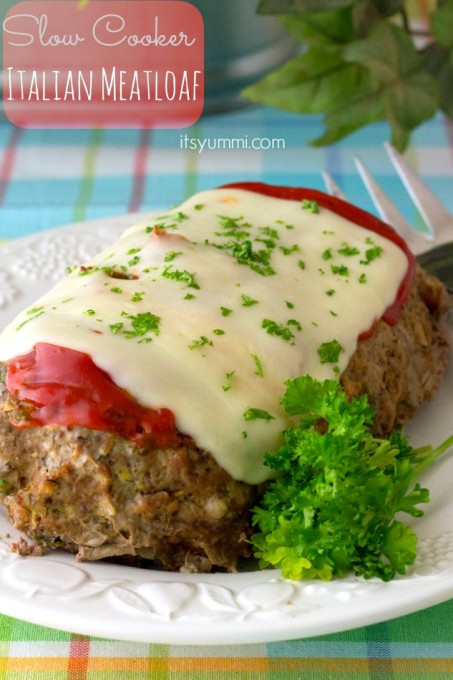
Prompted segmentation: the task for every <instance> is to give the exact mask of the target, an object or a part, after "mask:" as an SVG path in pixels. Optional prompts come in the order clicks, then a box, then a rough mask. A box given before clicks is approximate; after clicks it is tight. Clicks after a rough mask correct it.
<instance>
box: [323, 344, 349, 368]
mask: <svg viewBox="0 0 453 680" xmlns="http://www.w3.org/2000/svg"><path fill="white" fill-rule="evenodd" d="M341 352H344V349H343V347H342V346H341V345H340V343H339V342H338V340H331V341H330V342H323V343H322V344H321V345H319V347H318V355H319V358H320V360H321V363H322V364H335V363H337V361H338V359H339V357H340V354H341Z"/></svg>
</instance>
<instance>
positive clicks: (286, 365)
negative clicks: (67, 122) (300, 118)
mask: <svg viewBox="0 0 453 680" xmlns="http://www.w3.org/2000/svg"><path fill="white" fill-rule="evenodd" d="M371 219H375V218H371ZM409 265H410V260H408V255H407V253H406V252H405V251H404V249H403V248H402V247H401V245H398V243H394V242H392V240H389V239H388V238H386V237H385V236H382V235H380V234H379V233H375V231H370V230H369V229H367V228H364V227H361V226H358V225H357V224H356V223H354V222H353V221H350V220H348V219H347V217H345V216H343V215H341V214H338V213H337V212H334V211H332V210H330V209H328V208H326V207H323V205H322V204H321V203H320V202H317V201H316V200H313V199H311V198H309V199H302V200H295V198H294V197H291V198H276V197H275V196H271V195H266V193H263V191H260V190H257V189H256V188H255V189H254V190H251V191H249V190H247V189H246V188H243V187H237V186H231V187H224V188H220V189H216V190H213V191H206V192H202V193H199V194H197V195H195V196H193V197H192V198H190V199H189V200H187V201H186V202H185V203H183V204H181V205H180V206H178V207H177V208H174V209H171V210H169V211H167V212H166V213H165V214H162V215H160V216H159V217H157V218H156V219H155V220H154V221H152V222H144V223H141V224H137V225H135V226H133V227H131V228H130V229H128V230H127V231H126V232H125V233H124V235H123V236H122V238H121V239H120V240H119V241H117V242H116V243H115V244H114V245H112V246H109V247H108V248H107V249H106V250H105V251H104V252H102V253H101V254H100V255H98V256H97V257H95V258H94V259H93V260H91V261H90V262H88V263H85V264H84V265H83V266H81V267H75V268H74V269H73V270H72V271H71V273H70V274H69V275H68V276H67V277H66V278H65V279H64V280H62V281H61V282H60V283H59V284H57V285H56V286H55V287H54V288H53V289H52V290H51V291H50V292H49V293H47V294H46V295H44V296H43V297H42V298H41V299H40V300H39V301H38V302H36V303H35V304H34V305H33V306H32V307H31V308H29V309H27V310H25V311H24V312H23V313H22V314H21V315H20V316H19V317H17V318H16V319H15V320H14V322H13V323H11V324H10V325H9V326H8V327H7V328H6V329H5V331H4V332H3V334H2V335H1V336H0V360H1V361H8V360H11V359H13V358H14V357H17V356H19V355H25V354H27V353H30V352H31V351H32V350H33V349H34V348H35V347H36V345H37V344H39V343H49V344H51V345H56V346H61V347H65V348H69V349H73V350H77V351H78V352H83V353H86V354H88V355H89V356H90V357H91V358H92V360H93V362H94V363H95V365H96V366H97V367H99V368H100V369H101V370H102V371H105V372H106V373H107V374H108V376H110V377H111V379H112V380H113V382H114V383H115V384H116V385H118V386H119V387H121V388H123V389H124V390H125V391H127V393H129V394H130V395H131V396H132V397H133V398H134V399H135V400H136V401H137V402H138V403H139V404H140V405H142V406H144V407H147V408H151V409H155V410H160V409H168V410H169V411H171V413H172V414H173V415H174V418H175V423H176V426H177V428H178V429H179V430H180V431H181V432H184V433H187V434H188V435H190V436H192V437H193V438H194V440H195V441H196V442H197V444H198V445H199V446H200V447H202V448H204V449H206V450H208V451H210V452H211V453H212V454H213V456H214V457H215V459H216V460H217V462H218V463H219V464H220V465H221V466H222V467H223V468H225V469H226V470H227V471H228V472H229V473H230V474H231V475H232V476H233V477H234V478H236V479H240V480H243V481H246V482H249V483H253V484H255V483H260V482H262V481H263V480H265V479H266V478H268V476H269V469H268V468H267V467H265V466H264V465H263V462H262V461H263V455H264V453H266V452H269V451H273V450H275V449H276V448H277V447H278V446H279V444H280V442H281V437H282V431H283V430H284V429H286V428H287V427H288V425H289V424H290V423H289V421H288V418H287V417H286V416H285V414H284V412H283V410H282V408H281V406H280V404H279V399H280V398H281V396H282V394H283V393H284V390H285V386H284V382H285V381H286V380H288V379H290V378H293V377H297V376H299V375H302V374H310V375H312V376H313V377H314V378H317V379H324V378H333V377H338V376H339V375H340V374H341V372H342V371H343V370H344V369H345V368H346V366H347V363H348V361H349V359H350V357H351V355H352V354H353V352H354V351H355V349H356V346H357V340H358V338H359V337H360V336H361V335H363V334H366V333H367V332H368V331H369V329H370V328H372V327H373V324H374V323H375V322H376V320H377V319H380V318H381V317H382V316H383V315H384V314H385V313H386V310H389V309H391V308H392V305H393V306H394V303H395V300H397V299H398V294H399V291H401V287H402V285H403V282H404V281H405V278H407V277H406V274H407V272H408V268H409ZM63 408H64V407H63Z"/></svg>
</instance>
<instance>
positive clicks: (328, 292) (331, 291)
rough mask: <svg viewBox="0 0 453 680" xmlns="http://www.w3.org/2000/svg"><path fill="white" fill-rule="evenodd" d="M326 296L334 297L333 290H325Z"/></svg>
mask: <svg viewBox="0 0 453 680" xmlns="http://www.w3.org/2000/svg"><path fill="white" fill-rule="evenodd" d="M326 295H328V296H329V297H332V295H335V288H329V290H326Z"/></svg>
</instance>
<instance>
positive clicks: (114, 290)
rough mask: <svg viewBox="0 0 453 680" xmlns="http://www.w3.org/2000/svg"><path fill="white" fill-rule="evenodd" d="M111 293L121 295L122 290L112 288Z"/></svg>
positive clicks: (115, 287)
mask: <svg viewBox="0 0 453 680" xmlns="http://www.w3.org/2000/svg"><path fill="white" fill-rule="evenodd" d="M110 290H111V292H112V293H122V292H123V290H122V289H121V288H118V286H114V287H113V288H110Z"/></svg>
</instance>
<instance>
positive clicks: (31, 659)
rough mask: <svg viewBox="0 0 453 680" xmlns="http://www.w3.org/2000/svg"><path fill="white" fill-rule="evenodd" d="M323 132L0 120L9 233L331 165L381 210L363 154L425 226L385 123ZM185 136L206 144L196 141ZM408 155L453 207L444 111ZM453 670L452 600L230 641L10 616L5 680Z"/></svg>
mask: <svg viewBox="0 0 453 680" xmlns="http://www.w3.org/2000/svg"><path fill="white" fill-rule="evenodd" d="M321 130H322V125H321V122H320V120H319V119H318V118H304V119H301V118H299V117H297V116H292V115H290V114H283V113H280V112H277V111H273V110H266V109H261V108H248V109H243V110H237V111H234V112H230V113H228V114H222V115H216V116H212V117H206V118H204V119H203V120H202V121H201V122H199V123H198V124H197V125H195V126H193V127H192V128H190V129H188V130H182V131H180V130H173V131H162V130H158V131H137V130H131V131H127V130H112V131H99V130H93V131H63V130H61V131H55V130H53V131H39V130H35V131H33V130H20V129H17V128H13V127H12V126H11V125H9V124H8V123H7V122H3V123H0V239H11V238H16V237H20V236H23V235H26V234H29V233H32V232H36V231H39V230H44V229H49V228H52V227H54V226H60V225H63V224H66V223H71V222H75V221H82V220H90V219H94V218H98V217H105V216H109V215H118V214H123V213H125V212H128V211H137V210H144V211H153V210H157V211H159V210H161V209H162V208H165V207H168V206H169V205H172V204H175V203H178V202H179V201H181V200H183V199H184V198H185V197H186V196H188V195H189V194H192V193H193V192H195V191H197V190H201V189H207V188H212V187H215V186H217V185H219V184H222V183H225V182H230V181H234V180H261V181H265V182H271V183H280V184H291V185H305V186H311V187H316V188H320V189H322V188H323V183H322V179H321V172H322V170H323V169H324V168H326V169H328V170H329V171H330V172H331V173H332V175H333V176H334V177H335V178H336V180H337V182H338V183H339V184H340V186H341V187H342V189H343V190H344V191H345V193H346V194H347V195H348V196H349V197H350V199H351V200H352V201H353V202H356V203H358V204H359V205H361V206H362V207H364V208H367V209H372V207H371V204H370V201H369V199H368V197H367V195H366V192H365V189H364V188H363V185H362V184H361V181H360V180H359V178H358V177H357V173H356V171H355V167H354V164H353V158H354V156H356V155H358V156H360V157H361V159H362V160H363V161H364V162H365V163H366V164H367V165H368V167H369V168H370V170H371V171H372V172H373V173H374V174H375V175H376V177H377V179H378V180H379V181H380V182H381V184H382V185H383V187H384V188H386V189H387V190H388V193H389V194H390V196H391V197H392V198H393V199H394V200H395V202H397V203H398V204H399V206H400V208H401V210H402V211H403V212H404V213H405V215H406V217H407V218H408V219H409V220H411V221H412V222H413V223H414V224H418V223H419V220H420V218H419V217H418V215H417V214H416V212H415V211H414V209H413V208H412V206H411V204H410V201H409V200H408V198H407V196H406V194H405V192H404V190H403V189H402V187H401V186H400V184H399V181H398V180H397V179H396V178H395V174H394V171H393V170H392V167H391V164H390V162H389V161H388V159H387V157H386V155H385V152H384V150H383V148H382V143H383V141H384V140H386V139H387V137H388V129H387V126H386V125H385V124H382V125H374V126H372V127H370V128H368V129H365V130H363V131H360V132H357V133H356V134H354V135H353V136H352V137H350V138H349V139H348V140H346V141H345V142H342V143H340V144H338V145H336V146H335V147H328V148H314V147H310V146H308V145H307V142H308V141H309V140H311V139H313V138H315V137H316V136H318V135H319V134H320V132H321ZM186 134H187V139H188V140H192V144H193V146H195V148H190V144H189V142H188V141H187V139H186V137H185V135H186ZM234 138H237V139H242V140H246V139H247V140H248V141H249V142H251V141H252V140H255V139H257V138H258V139H260V140H261V145H262V146H266V145H267V146H269V145H270V140H272V139H280V140H281V139H283V140H284V148H282V146H281V145H280V148H276V149H273V150H271V149H270V148H266V149H264V148H262V149H261V150H253V149H249V150H247V149H240V150H231V149H221V148H218V146H219V140H222V139H228V140H231V139H234ZM203 142H204V149H203V151H200V145H201V143H203ZM244 143H245V142H244ZM184 145H186V146H187V148H185V146H184ZM208 147H210V148H208ZM216 147H217V148H216ZM408 159H409V160H410V162H411V163H412V164H413V165H414V167H416V168H417V169H418V170H420V171H421V172H422V173H423V175H424V176H425V177H426V179H427V181H428V182H429V184H430V185H431V186H432V188H433V189H434V190H435V191H436V193H437V194H438V195H439V197H440V198H441V199H442V200H443V201H444V202H445V204H446V205H447V206H448V207H449V208H450V209H451V210H453V192H452V188H453V184H452V181H453V179H452V178H453V127H452V126H451V125H449V124H447V123H446V122H445V121H444V120H443V119H442V118H440V117H438V118H435V119H433V120H432V121H430V122H429V123H427V124H425V125H424V126H423V127H422V128H420V129H419V130H418V131H417V132H416V134H415V135H414V138H413V144H412V146H411V148H410V149H409V151H408ZM452 676H453V603H452V602H451V601H450V602H446V603H443V604H440V605H437V606H434V607H431V608H429V609H426V610H424V611H421V612H418V613H415V614H412V615H409V616H406V617H404V618H400V619H395V620H393V621H389V622H386V623H381V624H376V625H372V626H367V627H364V628H360V629H357V630H353V631H350V632H345V633H338V634H334V635H326V636H321V637H316V638H309V639H303V640H294V641H289V642H279V643H272V644H267V645H264V644H263V645H242V646H225V647H223V646H219V647H206V646H200V647H181V646H165V645H154V644H150V645H143V644H134V643H130V642H115V641H109V640H100V639H95V638H87V637H83V636H80V635H77V634H73V635H70V634H67V633H62V632H59V631H56V630H52V629H47V628H43V627H40V626H35V625H32V624H30V623H24V622H21V621H19V620H15V619H11V618H8V617H5V616H0V680H85V679H88V680H129V679H131V680H132V679H134V680H135V679H136V680H141V679H143V680H144V679H145V678H147V679H148V678H151V679H156V680H164V679H165V680H167V679H168V680H214V679H215V680H233V679H234V680H258V679H259V680H308V679H310V680H318V679H322V680H327V679H331V680H340V679H341V680H391V679H392V680H393V679H395V680H401V679H404V680H409V679H410V680H425V679H426V680H428V679H429V680H441V679H442V680H443V679H445V680H446V679H447V678H450V677H452Z"/></svg>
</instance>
